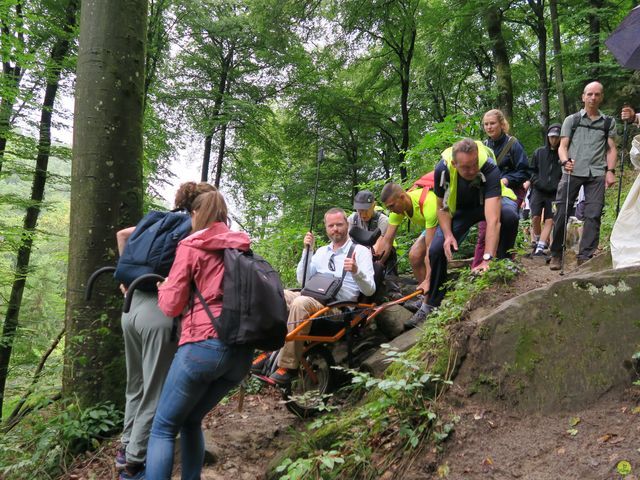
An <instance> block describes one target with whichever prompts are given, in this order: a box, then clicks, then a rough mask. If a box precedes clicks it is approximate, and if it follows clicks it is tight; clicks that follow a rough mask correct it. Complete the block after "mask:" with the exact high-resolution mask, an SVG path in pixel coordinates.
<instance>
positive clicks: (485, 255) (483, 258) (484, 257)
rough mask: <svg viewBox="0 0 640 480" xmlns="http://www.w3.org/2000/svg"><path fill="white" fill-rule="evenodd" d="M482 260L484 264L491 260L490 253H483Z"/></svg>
mask: <svg viewBox="0 0 640 480" xmlns="http://www.w3.org/2000/svg"><path fill="white" fill-rule="evenodd" d="M482 260H484V261H485V262H489V261H491V260H493V255H491V254H490V253H485V254H484V255H482Z"/></svg>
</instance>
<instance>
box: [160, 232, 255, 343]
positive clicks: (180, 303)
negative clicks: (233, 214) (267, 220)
mask: <svg viewBox="0 0 640 480" xmlns="http://www.w3.org/2000/svg"><path fill="white" fill-rule="evenodd" d="M249 246H250V242H249V237H248V236H247V234H246V233H244V232H232V231H231V230H229V227H227V225H225V224H224V223H220V222H216V223H214V224H212V225H211V226H210V227H209V228H206V229H204V230H200V231H198V232H195V233H194V234H192V235H189V236H188V237H187V238H185V239H184V240H182V241H181V242H180V243H179V244H178V249H177V251H176V259H175V261H174V262H173V266H172V267H171V271H170V272H169V276H168V277H167V280H166V281H165V282H164V283H163V284H162V286H161V287H160V289H159V292H158V306H159V307H160V310H162V311H163V312H164V314H165V315H167V316H168V317H175V316H178V315H179V314H180V313H183V317H182V323H181V326H182V331H181V334H180V342H179V343H178V345H183V344H185V343H191V342H200V341H202V340H206V339H207V338H216V337H217V336H218V335H217V333H216V331H215V329H214V328H213V325H212V324H211V320H210V318H209V316H208V315H207V312H206V311H205V310H204V308H203V306H202V304H201V303H200V300H199V299H198V297H197V296H196V295H195V293H194V294H193V302H192V305H190V302H189V299H190V298H191V282H192V280H195V283H196V285H197V286H198V289H199V290H200V292H202V296H203V297H204V298H205V300H206V301H207V304H208V305H209V309H210V310H211V313H213V315H214V316H216V317H217V316H218V315H220V312H221V311H222V277H223V275H224V251H223V249H225V248H237V249H238V250H242V251H246V250H249Z"/></svg>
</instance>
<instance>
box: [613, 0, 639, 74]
mask: <svg viewBox="0 0 640 480" xmlns="http://www.w3.org/2000/svg"><path fill="white" fill-rule="evenodd" d="M604 43H605V45H606V46H607V48H608V49H609V51H610V52H611V53H613V55H614V56H615V57H616V60H618V63H620V65H622V66H623V67H626V68H633V69H635V70H640V6H637V7H635V8H634V9H633V10H631V12H630V13H629V15H627V16H626V17H625V19H624V20H623V21H622V22H621V23H620V25H618V28H616V30H615V31H614V32H613V33H612V34H611V35H609V38H607V40H606V41H605V42H604Z"/></svg>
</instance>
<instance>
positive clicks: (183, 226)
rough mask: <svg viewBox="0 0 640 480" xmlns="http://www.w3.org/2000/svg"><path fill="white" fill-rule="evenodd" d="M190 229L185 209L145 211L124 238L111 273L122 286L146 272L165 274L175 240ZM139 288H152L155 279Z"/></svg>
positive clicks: (184, 235)
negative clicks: (114, 268) (131, 231)
mask: <svg viewBox="0 0 640 480" xmlns="http://www.w3.org/2000/svg"><path fill="white" fill-rule="evenodd" d="M190 232H191V216H190V215H189V214H188V213H187V212H185V211H181V210H176V211H172V212H159V211H155V210H154V211H151V212H149V213H148V214H146V215H145V216H144V217H143V218H142V220H140V222H138V224H137V225H136V228H135V230H134V232H133V233H132V234H131V236H130V237H129V239H128V240H127V244H126V246H125V247H124V251H123V252H122V256H121V257H120V259H119V260H118V265H117V266H116V271H115V273H114V274H113V276H114V277H115V278H116V280H118V281H120V282H122V283H124V284H125V285H126V286H129V285H130V284H131V282H133V281H134V280H135V279H136V278H138V277H140V276H141V275H145V274H147V273H156V274H158V275H161V276H163V277H166V276H167V275H168V274H169V270H171V265H173V261H174V260H175V258H176V248H177V247H178V242H180V240H182V239H183V238H185V237H186V236H187V235H189V233H190ZM139 288H140V289H141V290H145V291H154V290H156V282H155V280H151V281H149V282H147V283H142V284H140V286H139Z"/></svg>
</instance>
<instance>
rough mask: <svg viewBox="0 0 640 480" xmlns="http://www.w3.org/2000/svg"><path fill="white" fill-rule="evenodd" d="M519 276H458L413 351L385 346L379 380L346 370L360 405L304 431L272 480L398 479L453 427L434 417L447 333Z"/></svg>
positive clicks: (505, 271) (511, 271)
mask: <svg viewBox="0 0 640 480" xmlns="http://www.w3.org/2000/svg"><path fill="white" fill-rule="evenodd" d="M521 270H522V268H521V267H520V266H519V265H517V264H515V263H513V262H511V261H509V260H498V261H495V262H493V263H492V265H491V269H490V270H489V271H488V272H485V273H484V274H482V275H475V274H473V273H471V271H470V270H468V269H467V270H464V271H463V272H462V273H461V274H460V276H459V277H458V278H457V279H456V280H455V281H454V282H452V283H451V285H449V293H448V294H447V296H446V298H445V300H444V301H443V303H442V305H441V307H440V308H439V309H437V310H436V311H435V312H434V313H432V314H431V315H430V316H429V317H428V320H427V322H426V323H425V324H424V326H423V327H422V328H423V329H422V332H421V334H420V337H419V339H418V342H417V343H416V345H415V346H414V347H413V348H412V349H410V350H409V351H408V352H404V353H401V352H398V351H397V350H393V349H390V348H388V346H386V347H387V351H386V352H385V354H386V356H387V357H388V358H389V361H390V362H392V364H391V365H390V367H389V369H388V370H387V373H386V375H385V377H384V378H374V377H372V376H371V375H369V374H368V373H364V372H360V371H358V370H346V371H347V372H348V373H349V374H350V375H351V378H352V383H351V386H350V388H352V389H356V390H361V391H364V392H366V395H365V396H364V400H363V401H362V402H361V403H360V404H359V405H358V406H357V407H355V408H353V409H349V410H346V411H342V412H337V411H334V412H332V413H331V414H329V415H325V416H323V417H320V418H319V419H317V420H316V421H314V422H312V423H311V424H309V426H308V430H309V431H308V432H306V433H305V434H302V435H300V438H299V441H297V442H294V446H293V447H291V449H290V450H289V451H288V452H287V457H288V458H286V459H284V460H283V461H282V462H281V463H280V465H278V466H277V467H276V469H275V470H276V472H275V473H276V474H277V478H280V479H282V480H297V479H303V478H304V479H339V478H360V479H375V478H379V476H380V475H381V474H382V473H383V472H385V471H387V470H390V469H391V470H393V471H394V474H395V476H396V477H397V478H399V474H401V472H402V470H403V468H404V466H405V465H407V463H408V462H410V460H411V457H412V453H413V454H414V455H415V454H417V453H418V452H419V451H421V450H422V449H424V448H438V444H440V443H441V442H442V441H444V440H445V439H446V438H448V436H449V434H450V433H451V432H452V431H453V429H454V427H455V423H456V422H457V421H458V419H457V418H445V417H444V416H442V415H441V414H440V413H439V411H438V399H439V397H440V395H441V393H442V392H443V391H444V390H445V389H446V387H447V386H448V385H450V384H451V381H450V380H449V377H450V375H451V371H452V368H453V364H454V363H455V359H453V358H452V352H451V351H450V348H449V334H448V328H447V327H448V326H449V325H451V324H453V323H455V322H458V321H459V320H461V319H462V318H463V316H464V315H465V313H466V311H467V309H468V305H469V302H470V301H471V300H473V299H474V298H475V297H476V296H477V295H479V294H481V293H482V291H483V290H485V289H487V288H489V287H491V286H492V285H496V284H507V283H509V282H510V281H511V280H513V279H514V278H515V276H517V275H518V274H519V273H520V272H521Z"/></svg>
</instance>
